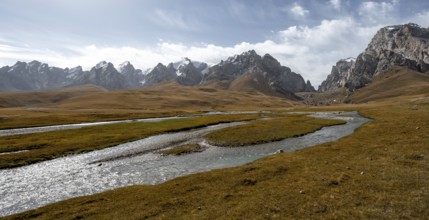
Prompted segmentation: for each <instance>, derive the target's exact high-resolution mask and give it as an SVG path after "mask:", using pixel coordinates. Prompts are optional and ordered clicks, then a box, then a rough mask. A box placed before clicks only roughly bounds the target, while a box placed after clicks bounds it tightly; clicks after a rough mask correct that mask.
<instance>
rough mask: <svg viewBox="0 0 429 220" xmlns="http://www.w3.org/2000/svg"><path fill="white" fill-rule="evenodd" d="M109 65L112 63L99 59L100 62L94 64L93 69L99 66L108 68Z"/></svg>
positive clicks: (99, 67)
mask: <svg viewBox="0 0 429 220" xmlns="http://www.w3.org/2000/svg"><path fill="white" fill-rule="evenodd" d="M110 66H113V64H112V63H110V62H109V63H108V62H106V61H104V60H103V61H101V62H99V63H97V65H95V67H94V68H95V69H101V68H108V67H110Z"/></svg>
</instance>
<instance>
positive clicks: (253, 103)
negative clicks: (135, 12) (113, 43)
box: [0, 69, 429, 219]
mask: <svg viewBox="0 0 429 220" xmlns="http://www.w3.org/2000/svg"><path fill="white" fill-rule="evenodd" d="M399 87H404V88H403V89H399ZM166 88H169V89H170V90H168V91H166ZM378 88H382V89H378ZM427 88H429V87H428V81H427V76H426V75H422V74H419V73H414V72H410V71H408V70H403V69H395V70H393V71H391V72H389V73H384V74H380V75H379V76H378V78H376V79H375V80H374V82H373V83H372V84H369V85H367V86H366V87H363V88H361V89H359V90H357V91H356V92H355V93H354V94H353V95H351V96H350V95H347V94H346V95H347V99H349V100H350V102H351V103H352V104H335V103H332V102H331V103H330V105H329V106H305V105H302V104H299V103H297V102H293V101H289V100H286V99H281V98H279V97H268V96H265V95H263V94H252V93H245V92H244V93H243V92H237V93H236V94H237V95H238V96H232V95H230V94H232V93H231V91H228V92H225V91H223V90H222V89H220V88H216V87H214V86H211V87H210V88H209V87H186V88H183V89H184V90H186V91H187V92H189V93H191V94H192V96H185V95H183V96H182V95H181V93H180V91H181V88H180V87H179V86H177V85H175V84H165V85H162V86H161V87H153V88H148V89H142V90H130V91H114V92H105V91H103V92H100V93H99V92H96V93H93V94H92V93H88V94H86V95H82V96H81V95H78V96H75V97H71V98H67V100H64V101H62V102H59V103H57V104H52V103H44V104H43V105H42V106H44V107H46V108H52V109H54V108H56V110H55V111H59V112H60V111H63V113H64V112H67V110H65V109H72V108H77V109H78V111H82V112H83V113H79V114H82V115H83V116H86V117H88V118H87V119H89V120H96V118H95V117H93V118H91V117H90V116H89V115H90V114H85V113H87V112H85V110H83V107H82V109H79V105H80V104H79V103H85V108H87V106H89V108H92V109H93V110H91V111H94V112H99V113H100V114H101V113H105V114H106V115H108V114H112V112H115V114H116V113H118V112H122V113H124V114H125V112H127V111H129V112H133V113H134V111H135V113H136V114H137V113H138V114H141V115H134V116H144V114H146V113H147V114H149V113H150V114H154V115H157V114H158V115H162V114H165V115H169V114H171V115H174V114H178V113H180V114H184V113H195V112H204V111H215V110H272V111H273V112H274V114H268V116H270V117H277V118H275V119H265V120H260V121H255V122H252V123H249V124H246V125H241V126H240V127H238V129H237V128H236V129H232V128H226V129H223V130H219V131H216V132H214V133H212V134H209V135H208V138H209V140H210V139H211V141H213V142H214V143H217V144H221V145H226V146H240V145H245V144H255V143H261V142H266V141H270V140H276V139H280V138H285V137H290V136H297V135H301V134H304V133H308V132H311V131H314V130H317V129H319V128H320V127H321V126H327V125H331V124H337V123H339V122H338V121H327V120H318V119H312V118H308V117H306V116H305V115H294V116H288V115H286V117H284V116H285V115H283V114H282V113H281V112H284V111H300V112H305V111H351V110H356V111H358V112H359V113H360V114H361V115H363V116H365V117H367V118H370V119H372V121H371V122H369V123H366V124H364V125H363V126H362V127H360V128H358V129H357V130H356V131H355V132H354V133H353V134H352V135H349V136H347V137H344V138H342V139H340V140H338V141H335V142H330V143H325V144H320V145H317V146H313V147H310V148H306V149H302V150H298V151H295V152H290V153H281V154H275V155H272V156H268V157H266V158H263V159H260V160H257V161H254V162H252V163H249V164H246V165H244V166H241V167H235V168H227V169H219V170H212V171H209V172H204V173H197V174H192V175H188V176H184V177H180V178H176V179H173V180H170V181H167V182H165V183H162V184H158V185H136V186H129V187H124V188H119V189H115V190H111V191H106V192H103V193H99V194H95V195H90V196H83V197H78V198H73V199H69V200H65V201H61V202H57V203H53V204H50V205H47V206H45V207H41V208H38V209H35V210H30V211H27V212H23V213H18V214H15V215H11V216H7V217H4V218H3V219H148V218H149V219H177V218H179V219H426V218H427V216H429V211H428V210H429V190H428V187H427V186H428V185H429V178H428V176H429V161H428V160H429V147H428V146H429V135H428V134H429V120H427V119H428V118H429V98H428V97H429V90H428V89H427ZM98 93H99V94H98ZM105 93H106V94H109V96H106V98H103V96H100V94H105ZM161 94H163V95H165V96H163V95H161ZM167 94H168V95H167ZM228 94H229V95H228ZM234 94H235V93H234ZM170 96H171V97H170ZM97 97H101V98H98V99H97ZM107 97H116V99H115V98H112V99H111V98H109V99H108V98H107ZM238 97H239V98H238ZM313 98H314V96H313ZM330 98H332V97H328V99H330ZM120 100H127V101H126V102H121V101H120ZM191 100H192V101H191ZM207 100H213V102H212V103H211V105H208V106H205V103H206V102H209V101H207ZM316 101H323V100H321V98H320V97H319V100H316ZM115 103H116V104H115ZM121 103H122V104H121ZM109 105H112V106H115V107H114V108H113V110H112V111H111V112H108V108H107V106H109ZM131 106H132V107H131ZM179 106H182V108H179ZM139 107H141V108H144V109H140V110H139V109H138V108H139ZM12 108H18V109H19V111H23V112H27V111H28V113H29V115H32V114H33V116H34V115H36V114H42V115H43V114H45V116H46V117H48V116H49V115H50V114H51V113H52V112H50V111H54V110H52V109H51V110H47V111H46V112H44V113H37V111H39V110H37V111H36V110H27V109H24V108H23V107H16V106H15V107H10V109H9V110H8V111H11V109H12ZM127 108H129V109H128V110H127ZM7 109H8V108H4V109H2V110H3V111H7ZM60 109H61V110H60ZM94 109H95V110H94ZM19 111H17V112H19ZM70 114H74V113H70ZM11 115H12V114H11ZM11 115H10V116H11ZM66 115H67V114H64V116H66ZM263 115H264V114H253V115H246V114H244V115H225V116H220V115H216V116H207V117H198V118H194V119H175V120H169V121H165V122H158V123H129V124H116V125H107V126H97V127H91V128H84V129H77V130H69V131H61V132H48V133H45V134H43V135H42V134H32V135H22V136H11V137H3V138H0V141H1V143H2V144H0V146H2V150H3V151H11V150H23V149H28V150H30V151H29V152H22V154H21V153H20V154H16V155H17V156H16V157H15V158H8V156H7V155H6V156H5V155H0V158H2V161H4V160H5V158H8V160H9V159H10V161H13V162H14V163H18V165H23V164H25V163H27V162H22V163H21V162H19V160H22V159H23V158H27V157H28V155H27V154H32V153H36V152H42V151H43V149H45V150H48V151H49V153H46V154H45V153H42V154H39V155H37V156H35V157H34V158H44V159H49V156H48V157H44V156H43V155H53V153H51V151H52V150H53V151H52V152H54V151H55V152H56V151H58V150H60V149H67V150H65V151H63V152H60V154H58V155H63V154H67V153H77V152H82V151H86V150H93V149H99V148H101V147H107V146H112V145H114V144H117V143H122V142H124V141H130V140H134V139H138V138H142V137H146V136H148V135H152V134H158V133H162V132H170V131H177V130H183V129H190V128H194V127H199V126H203V125H207V124H213V123H219V122H225V121H240V120H251V119H256V118H260V117H262V116H263ZM147 116H149V115H147ZM127 117H130V115H121V114H119V116H118V118H127ZM12 118H14V117H12ZM100 118H102V116H100ZM15 119H16V121H15V124H14V123H11V124H9V126H11V127H14V126H16V127H19V126H17V125H19V124H20V123H21V122H20V120H23V121H25V120H31V117H30V116H29V117H28V118H26V119H25V120H24V119H22V118H21V117H20V116H18V115H16V116H15ZM73 120H77V119H73ZM44 122H45V123H46V122H48V120H47V118H46V120H45V121H44ZM54 122H60V120H58V121H55V120H54ZM48 124H49V123H48ZM130 128H132V129H130ZM125 130H126V131H127V132H124V131H125ZM130 130H132V131H133V132H128V131H130ZM100 134H103V135H100ZM231 134H233V136H232V137H239V138H238V139H234V138H231ZM46 135H49V138H48V139H49V140H56V141H52V143H54V142H55V143H57V144H60V143H61V144H65V145H61V146H66V145H67V144H68V143H67V144H66V143H65V142H69V143H71V144H70V145H67V146H83V145H82V144H83V143H86V142H89V140H91V142H93V141H92V140H100V141H101V140H106V139H108V140H107V141H105V142H98V141H97V142H96V143H97V145H91V148H86V147H82V148H69V147H64V148H62V147H59V146H60V145H55V146H54V145H52V146H51V145H50V146H49V147H47V146H45V145H49V144H51V143H47V142H46V143H45V142H43V141H44V140H45V139H46ZM66 136H67V137H77V138H65V137H66ZM240 137H241V138H240ZM243 137H246V138H243ZM252 138H253V139H252ZM243 140H245V142H243ZM30 143H31V144H39V145H43V144H45V145H43V146H41V147H40V148H37V147H34V148H32V147H30V145H31V144H30ZM201 150H203V149H201V146H199V145H195V144H185V145H179V146H178V147H177V148H171V149H168V150H165V151H163V152H161V153H163V154H165V155H175V156H178V157H180V155H182V154H187V153H195V152H198V151H201ZM41 155H42V156H41ZM11 157H13V156H11ZM28 158H31V157H28ZM31 160H32V159H30V161H31ZM17 161H18V162H17ZM36 161H37V160H36ZM36 161H33V162H36ZM29 163H31V162H29ZM7 166H8V165H6V166H5V167H7Z"/></svg>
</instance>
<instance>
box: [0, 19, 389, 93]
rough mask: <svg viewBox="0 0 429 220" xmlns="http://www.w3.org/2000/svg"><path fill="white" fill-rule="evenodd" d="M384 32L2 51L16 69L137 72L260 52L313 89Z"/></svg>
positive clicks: (346, 24)
mask: <svg viewBox="0 0 429 220" xmlns="http://www.w3.org/2000/svg"><path fill="white" fill-rule="evenodd" d="M380 27H381V26H378V25H377V26H370V27H365V26H362V24H360V23H358V22H356V21H355V20H354V19H353V18H348V17H346V18H342V19H338V20H324V21H322V22H321V23H320V24H319V25H317V26H313V27H310V26H292V27H289V28H287V29H286V30H283V31H279V32H276V33H275V35H276V40H266V41H262V42H259V43H248V42H242V43H238V44H236V45H233V46H230V47H223V46H218V45H214V44H198V45H193V46H192V45H185V44H181V43H171V42H163V41H160V42H159V43H158V44H157V45H155V46H153V47H148V48H134V47H100V46H97V45H88V46H84V47H72V48H67V50H68V51H72V53H69V54H67V55H66V54H58V53H55V52H52V51H49V50H34V49H31V48H27V47H15V46H7V45H0V57H8V58H10V59H9V60H7V59H1V58H0V63H8V64H9V65H12V64H13V63H11V62H12V60H14V61H13V62H16V60H22V61H31V60H33V59H38V60H39V61H42V62H47V63H49V64H50V65H51V66H59V67H74V66H77V65H82V66H83V68H84V69H89V68H91V67H92V66H94V65H95V64H96V63H98V62H100V61H102V60H106V61H109V62H112V63H113V64H114V65H115V66H118V65H119V64H120V63H122V62H124V61H126V60H128V61H130V62H131V63H132V64H133V65H134V66H135V67H136V68H140V69H147V68H151V67H153V66H155V65H156V64H157V63H158V62H162V63H164V64H168V63H169V62H174V61H177V60H180V59H181V58H182V57H189V58H191V59H193V60H198V61H204V62H207V63H210V64H216V63H218V62H220V61H221V60H225V59H226V58H228V57H229V56H233V55H235V54H240V53H242V52H245V51H247V50H251V49H254V50H256V52H257V53H259V54H260V55H263V54H265V53H269V54H271V55H272V56H274V57H275V58H276V59H278V60H279V62H280V63H281V64H282V65H284V66H288V67H290V68H291V69H292V70H293V71H294V72H297V73H300V74H302V75H303V77H304V78H305V79H309V80H310V81H311V82H312V83H313V85H316V86H317V85H319V84H320V83H321V81H323V80H324V79H325V78H326V76H327V74H329V73H330V71H331V67H332V65H335V63H336V62H337V61H338V60H339V59H342V58H347V57H350V56H352V57H355V56H357V55H358V54H359V53H360V52H362V51H363V50H364V49H365V47H366V46H367V44H368V43H369V41H370V40H371V37H372V36H373V35H374V34H375V32H376V31H377V30H378V28H380Z"/></svg>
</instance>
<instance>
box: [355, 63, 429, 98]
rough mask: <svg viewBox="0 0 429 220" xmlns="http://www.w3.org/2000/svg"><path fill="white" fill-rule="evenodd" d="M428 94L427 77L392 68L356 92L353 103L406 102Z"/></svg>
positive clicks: (399, 68)
mask: <svg viewBox="0 0 429 220" xmlns="http://www.w3.org/2000/svg"><path fill="white" fill-rule="evenodd" d="M428 94H429V75H428V74H423V73H420V72H417V71H413V70H410V69H408V68H404V67H393V68H391V69H389V70H387V71H384V72H382V73H380V74H379V75H378V76H376V77H374V79H373V82H371V83H369V84H367V85H366V86H365V87H362V88H361V89H358V90H356V91H355V92H354V93H353V94H352V95H351V96H350V98H349V99H350V100H351V101H352V102H353V103H366V102H379V101H388V100H390V101H394V100H396V101H400V100H403V101H407V100H412V99H414V98H417V97H425V96H427V95H428Z"/></svg>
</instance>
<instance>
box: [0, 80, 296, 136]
mask: <svg viewBox="0 0 429 220" xmlns="http://www.w3.org/2000/svg"><path fill="white" fill-rule="evenodd" d="M90 88H92V87H90ZM59 97H60V98H59ZM295 105H298V103H296V102H293V101H290V100H287V99H284V98H279V97H270V96H267V95H264V94H261V93H257V92H238V91H227V90H223V89H219V88H217V87H214V86H197V87H184V86H179V85H177V84H174V83H169V84H163V85H160V86H156V87H150V88H146V89H136V90H120V91H99V90H97V89H88V88H87V87H84V88H82V89H80V88H74V89H73V90H72V89H69V90H64V91H45V92H35V93H2V94H0V129H5V128H18V127H31V126H45V125H54V124H66V123H79V122H94V121H105V120H119V119H135V118H148V117H164V116H172V115H185V114H193V113H201V112H209V111H231V110H276V109H284V108H287V107H292V106H295Z"/></svg>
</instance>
